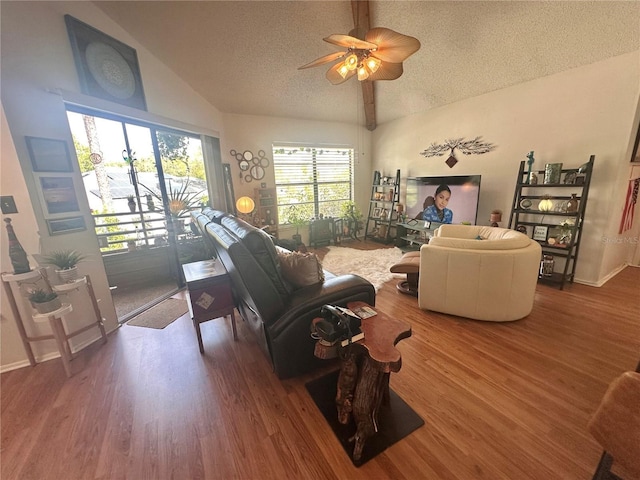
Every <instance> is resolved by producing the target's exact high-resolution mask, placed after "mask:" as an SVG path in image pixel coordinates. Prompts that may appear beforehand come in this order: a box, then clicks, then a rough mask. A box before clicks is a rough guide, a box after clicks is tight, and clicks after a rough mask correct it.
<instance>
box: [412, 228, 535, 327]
mask: <svg viewBox="0 0 640 480" xmlns="http://www.w3.org/2000/svg"><path fill="white" fill-rule="evenodd" d="M541 255H542V249H541V248H540V245H539V244H538V242H536V241H534V240H531V239H530V238H529V237H527V236H526V235H524V234H522V233H520V232H516V231H515V230H509V229H506V228H496V227H481V226H469V225H442V226H441V227H439V228H438V229H437V230H436V231H435V235H434V236H433V238H432V239H431V240H430V241H429V243H428V244H426V245H422V247H421V248H420V278H419V281H418V305H419V307H420V308H421V309H424V310H433V311H436V312H442V313H448V314H452V315H458V316H460V317H466V318H472V319H475V320H487V321H493V322H507V321H511V320H518V319H520V318H523V317H526V316H527V315H528V314H529V313H530V312H531V310H532V308H533V299H534V296H535V291H536V285H537V281H538V273H539V270H540V258H541Z"/></svg>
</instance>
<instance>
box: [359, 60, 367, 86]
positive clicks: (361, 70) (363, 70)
mask: <svg viewBox="0 0 640 480" xmlns="http://www.w3.org/2000/svg"><path fill="white" fill-rule="evenodd" d="M367 78H369V71H368V70H367V66H366V65H365V64H364V63H363V64H361V65H360V66H359V67H358V80H360V81H361V82H362V81H363V80H366V79H367Z"/></svg>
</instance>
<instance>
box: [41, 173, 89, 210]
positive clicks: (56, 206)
mask: <svg viewBox="0 0 640 480" xmlns="http://www.w3.org/2000/svg"><path fill="white" fill-rule="evenodd" d="M39 183H40V194H41V200H42V206H43V207H44V211H45V214H46V215H47V216H48V217H49V218H52V217H54V216H58V217H60V216H61V215H62V214H67V213H72V212H79V211H80V205H79V203H78V197H77V196H76V191H75V187H74V184H73V177H70V176H57V177H54V176H41V177H40V181H39Z"/></svg>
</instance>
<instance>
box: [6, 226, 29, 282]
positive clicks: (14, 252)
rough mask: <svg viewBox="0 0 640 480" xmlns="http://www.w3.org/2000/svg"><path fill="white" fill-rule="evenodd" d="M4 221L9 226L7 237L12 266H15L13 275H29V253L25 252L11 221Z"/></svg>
mask: <svg viewBox="0 0 640 480" xmlns="http://www.w3.org/2000/svg"><path fill="white" fill-rule="evenodd" d="M4 221H5V222H6V224H7V235H8V236H9V258H10V259H11V265H13V273H15V274H19V273H27V272H30V271H31V266H30V265H29V259H28V258H27V252H25V251H24V248H22V245H21V244H20V241H19V240H18V237H16V232H15V231H14V230H13V225H11V219H10V218H5V219H4Z"/></svg>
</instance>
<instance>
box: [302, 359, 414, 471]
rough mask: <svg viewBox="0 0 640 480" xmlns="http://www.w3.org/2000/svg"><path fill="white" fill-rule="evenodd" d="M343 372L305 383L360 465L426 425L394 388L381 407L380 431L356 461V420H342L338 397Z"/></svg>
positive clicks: (350, 453) (330, 424) (339, 438)
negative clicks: (354, 448)
mask: <svg viewBox="0 0 640 480" xmlns="http://www.w3.org/2000/svg"><path fill="white" fill-rule="evenodd" d="M339 373H340V371H339V370H336V371H334V372H331V373H329V374H327V375H325V376H324V377H320V378H317V379H315V380H312V381H310V382H307V383H306V384H305V387H307V391H308V392H309V395H311V398H312V399H313V401H314V402H315V403H316V406H317V407H318V409H319V410H320V412H321V413H322V415H323V416H324V418H325V419H326V420H327V423H329V426H330V427H331V429H332V430H333V433H334V434H335V435H336V437H337V438H338V440H339V441H340V443H341V444H342V448H344V450H345V452H346V453H347V455H348V456H349V458H350V459H351V461H352V462H353V464H354V465H355V466H356V467H359V466H360V465H363V464H365V463H366V462H368V461H369V460H371V459H372V458H373V457H375V456H376V455H378V454H379V453H381V452H383V451H384V450H386V449H387V447H390V446H391V445H393V444H394V443H396V442H397V441H398V440H401V439H403V438H404V437H406V436H407V435H409V434H410V433H411V432H413V431H414V430H416V429H418V428H419V427H421V426H422V425H424V420H422V418H420V416H419V415H418V414H417V413H416V412H414V411H413V409H412V408H411V407H410V406H409V405H407V403H406V402H405V401H404V400H402V399H401V398H400V397H399V396H398V395H397V394H396V393H395V392H394V391H393V390H392V389H391V388H390V389H389V397H390V398H389V404H388V405H384V404H383V405H380V410H379V411H378V432H377V433H376V434H374V435H373V436H372V437H369V438H368V439H367V441H366V442H365V444H364V448H363V450H362V457H361V459H360V461H358V462H355V461H354V460H353V447H354V442H350V441H349V438H351V437H352V436H353V435H354V434H355V433H356V424H355V422H354V421H353V419H351V420H350V421H349V423H348V424H347V425H342V424H341V423H340V422H338V413H337V409H336V401H335V398H336V390H337V384H338V375H339Z"/></svg>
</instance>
